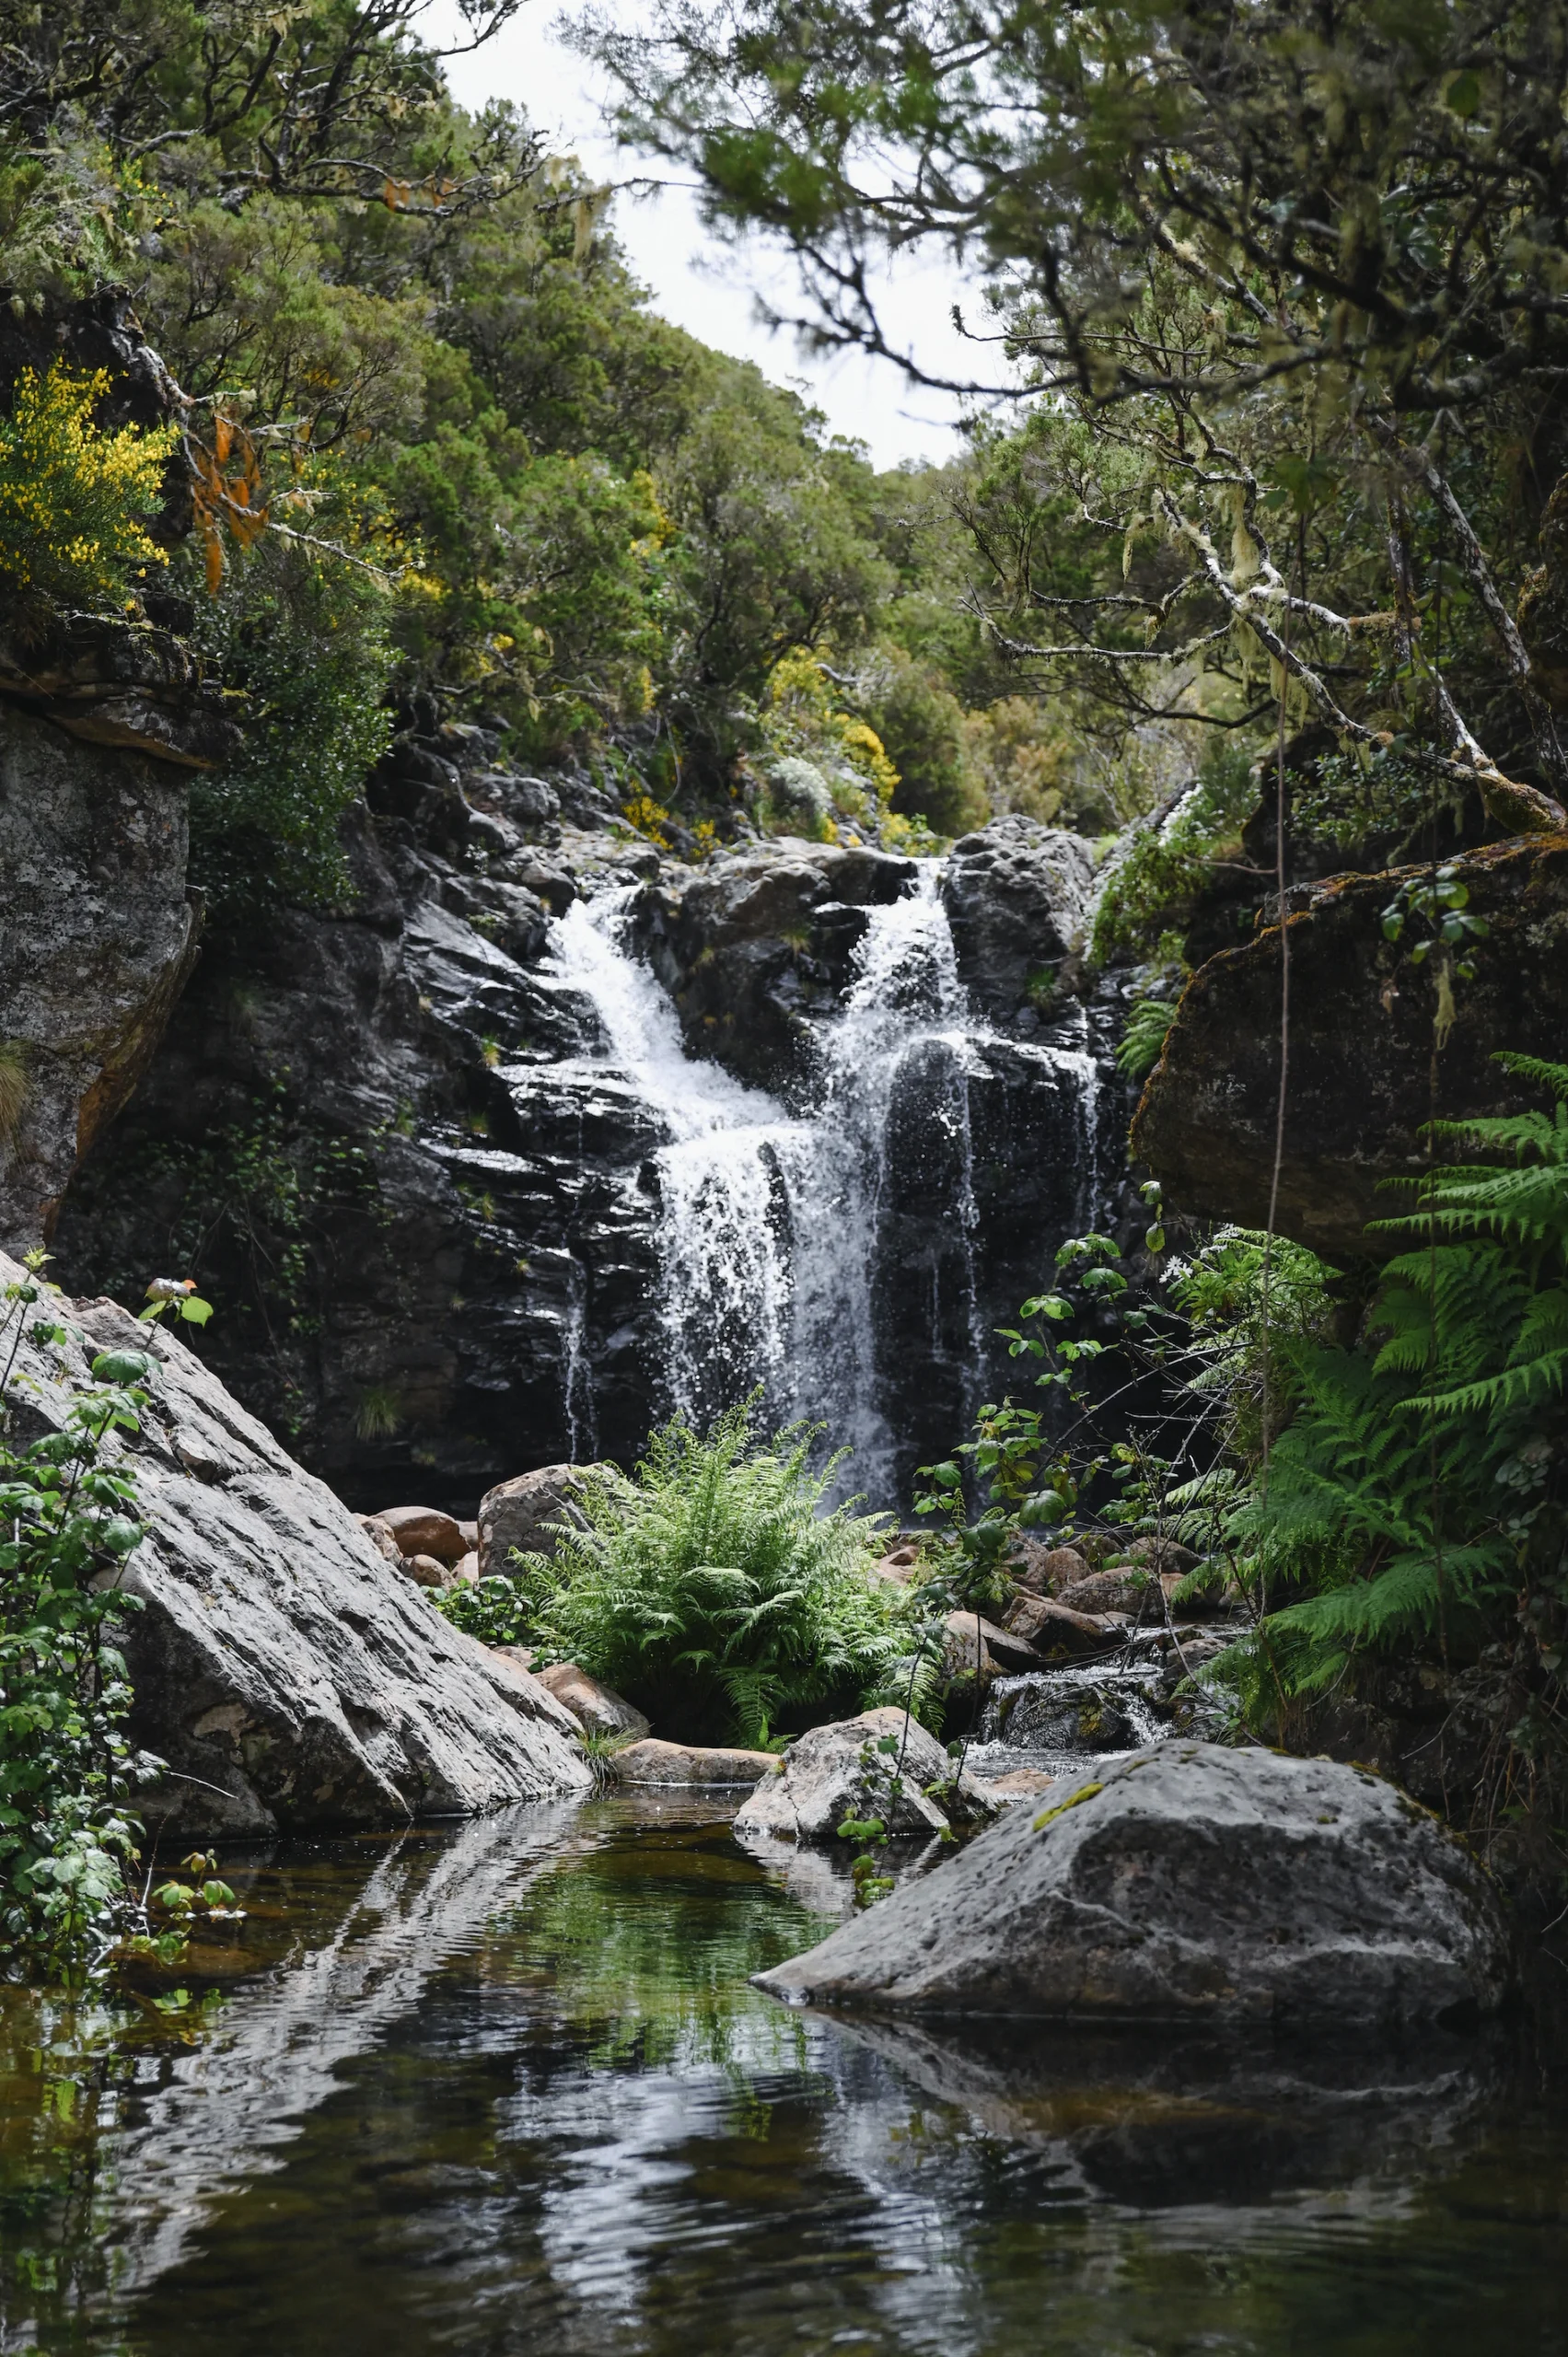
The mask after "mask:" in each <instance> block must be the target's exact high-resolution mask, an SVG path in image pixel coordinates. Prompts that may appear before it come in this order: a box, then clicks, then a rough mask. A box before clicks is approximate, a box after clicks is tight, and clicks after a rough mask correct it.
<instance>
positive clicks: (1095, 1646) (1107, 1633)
mask: <svg viewBox="0 0 1568 2357" xmlns="http://www.w3.org/2000/svg"><path fill="white" fill-rule="evenodd" d="M1007 1626H1008V1630H1009V1631H1010V1633H1011V1636H1012V1641H1013V1643H1014V1644H1015V1645H1016V1646H1020V1645H1021V1646H1024V1647H1027V1648H1028V1652H1029V1655H1030V1659H1029V1660H1028V1662H1026V1663H1025V1664H1024V1665H1023V1666H1024V1667H1025V1668H1036V1667H1038V1666H1039V1665H1040V1662H1041V1661H1042V1660H1044V1659H1046V1658H1048V1657H1049V1656H1050V1655H1061V1654H1070V1655H1074V1656H1082V1655H1093V1654H1100V1653H1104V1652H1105V1650H1106V1648H1107V1646H1108V1645H1111V1644H1114V1643H1116V1642H1117V1635H1118V1631H1117V1629H1116V1627H1115V1626H1114V1624H1111V1623H1109V1622H1108V1621H1107V1620H1105V1619H1104V1618H1103V1617H1102V1616H1100V1615H1097V1614H1095V1613H1089V1612H1079V1611H1077V1610H1075V1609H1074V1607H1073V1606H1071V1605H1068V1604H1060V1603H1058V1602H1057V1601H1056V1600H1055V1598H1054V1597H1052V1596H1029V1595H1028V1594H1025V1595H1023V1596H1018V1597H1016V1599H1015V1601H1014V1603H1013V1604H1012V1605H1011V1606H1010V1608H1009V1609H1008V1613H1007Z"/></svg>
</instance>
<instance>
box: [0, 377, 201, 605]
mask: <svg viewBox="0 0 1568 2357" xmlns="http://www.w3.org/2000/svg"><path fill="white" fill-rule="evenodd" d="M109 389H110V379H109V377H108V374H107V372H106V371H104V370H102V369H98V370H94V371H92V372H90V373H87V374H79V373H77V372H75V371H73V370H71V369H69V368H67V367H66V366H64V363H63V362H61V361H58V360H57V361H56V362H55V363H54V364H53V366H52V367H51V369H50V370H49V373H48V375H47V376H45V377H42V378H40V377H39V375H38V373H37V371H36V370H35V369H31V368H24V369H23V370H22V371H21V373H20V375H19V376H18V377H17V381H16V385H15V388H14V390H13V393H12V398H11V414H10V416H9V417H8V418H6V417H0V576H4V577H5V578H6V579H7V580H8V581H9V582H10V584H11V588H12V594H13V596H16V595H17V594H23V595H25V594H27V593H32V594H33V595H36V596H41V597H45V598H52V599H55V600H57V601H58V602H59V603H60V604H62V605H65V606H81V607H87V608H88V609H90V610H107V609H110V608H113V607H118V606H121V605H122V604H124V603H125V602H126V588H127V585H128V583H129V582H131V581H132V580H133V579H135V580H145V577H146V574H147V569H148V567H149V566H151V565H161V564H164V563H167V562H168V560H167V557H166V555H165V552H164V551H163V550H162V549H160V548H159V547H158V545H157V541H156V540H153V539H152V538H151V536H150V535H149V533H148V531H147V529H146V522H147V518H148V517H152V516H154V515H156V514H157V510H158V508H159V506H160V505H161V504H162V499H163V478H164V470H165V467H166V465H167V463H168V456H169V453H170V451H171V450H172V449H173V447H174V444H175V441H176V439H177V436H176V434H175V431H174V429H173V428H172V427H159V428H157V429H154V430H152V431H147V430H145V429H143V428H141V427H139V426H134V425H126V426H122V427H121V428H120V429H119V431H118V432H108V431H106V430H105V429H104V428H102V427H100V426H99V425H98V424H95V423H94V419H93V411H94V408H95V407H96V405H97V404H98V403H99V402H100V401H102V400H103V398H104V396H105V395H106V394H107V393H108V391H109ZM132 602H133V603H134V600H133V601H132Z"/></svg>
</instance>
